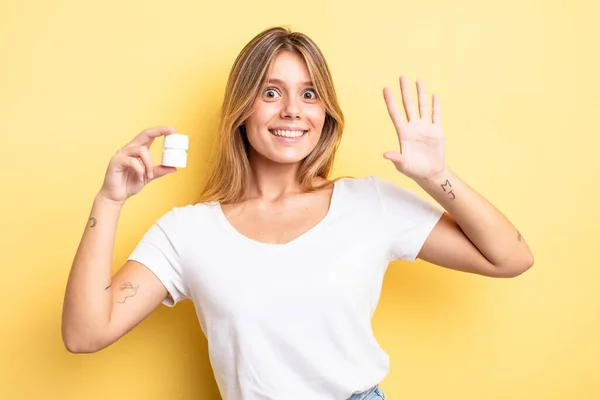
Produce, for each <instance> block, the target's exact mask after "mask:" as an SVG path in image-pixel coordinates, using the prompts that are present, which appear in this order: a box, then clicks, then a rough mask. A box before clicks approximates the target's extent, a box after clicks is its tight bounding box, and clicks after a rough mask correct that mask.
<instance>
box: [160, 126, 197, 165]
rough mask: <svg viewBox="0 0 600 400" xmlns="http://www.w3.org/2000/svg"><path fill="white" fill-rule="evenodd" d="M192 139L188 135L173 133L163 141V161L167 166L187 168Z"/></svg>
mask: <svg viewBox="0 0 600 400" xmlns="http://www.w3.org/2000/svg"><path fill="white" fill-rule="evenodd" d="M189 144H190V141H189V138H188V136H187V135H182V134H180V133H171V134H170V135H166V136H165V137H164V141H163V147H164V150H163V153H162V163H161V165H164V166H165V167H177V168H185V166H186V164H187V149H188V147H189Z"/></svg>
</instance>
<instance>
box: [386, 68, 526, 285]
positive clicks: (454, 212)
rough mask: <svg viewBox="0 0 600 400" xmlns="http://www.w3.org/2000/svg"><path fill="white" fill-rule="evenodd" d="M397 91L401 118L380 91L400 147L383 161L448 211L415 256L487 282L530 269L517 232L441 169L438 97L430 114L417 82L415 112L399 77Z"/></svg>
mask: <svg viewBox="0 0 600 400" xmlns="http://www.w3.org/2000/svg"><path fill="white" fill-rule="evenodd" d="M400 89H401V91H402V103H403V106H404V110H405V113H406V119H405V118H404V117H403V116H402V115H401V114H400V110H399V109H398V107H397V106H396V102H395V100H394V97H393V95H392V94H391V91H390V90H389V89H388V88H385V89H384V92H383V94H384V99H385V102H386V105H387V109H388V112H389V114H390V117H391V119H392V122H393V123H394V126H395V128H396V132H397V133H398V140H399V144H400V151H399V152H396V151H388V152H386V153H385V154H384V158H386V159H388V160H390V161H392V162H393V163H394V165H395V167H396V169H397V170H398V171H399V172H401V173H403V174H404V175H406V176H408V177H409V178H411V179H413V180H414V181H415V182H416V183H417V184H419V186H421V188H423V189H424V190H425V191H426V192H427V193H429V195H430V196H431V197H433V198H434V199H435V200H436V201H437V202H438V203H439V204H440V205H441V206H442V207H443V208H444V209H445V210H446V211H447V212H445V213H444V215H443V216H442V218H441V219H440V221H439V222H438V223H437V225H436V226H435V227H434V228H433V230H432V232H431V233H430V234H429V236H428V238H427V239H426V241H425V243H424V245H423V247H422V249H421V251H420V252H419V254H418V257H419V258H421V259H423V260H425V261H428V262H431V263H433V264H436V265H440V266H443V267H446V268H451V269H455V270H459V271H464V272H471V273H475V274H480V275H484V276H491V277H514V276H517V275H520V274H521V273H523V272H524V271H526V270H527V269H529V268H530V267H531V266H532V265H533V255H532V253H531V251H530V250H529V247H528V246H527V244H526V243H525V240H524V239H523V237H522V236H521V234H520V233H519V231H518V230H517V229H516V228H515V227H514V226H513V225H512V224H511V223H510V222H509V221H508V219H507V218H506V217H504V215H502V213H501V212H500V211H499V210H498V209H496V208H495V207H494V206H493V205H492V204H491V203H490V202H488V201H487V200H486V199H485V198H484V197H483V196H481V195H480V194H478V193H477V192H476V191H475V190H473V189H472V188H471V187H470V186H469V185H467V184H466V183H465V182H463V181H462V180H461V179H460V178H459V177H458V176H457V175H456V174H454V173H453V172H452V170H451V169H450V168H449V167H448V166H447V165H446V162H445V136H444V133H443V130H442V123H441V105H440V100H439V98H438V96H437V95H435V94H434V95H433V108H432V110H431V111H430V108H429V102H428V99H427V96H426V94H425V87H424V85H423V83H422V82H420V81H417V94H418V110H417V109H416V108H415V106H414V103H413V100H412V95H411V90H410V87H409V83H408V80H407V78H406V77H404V76H401V77H400Z"/></svg>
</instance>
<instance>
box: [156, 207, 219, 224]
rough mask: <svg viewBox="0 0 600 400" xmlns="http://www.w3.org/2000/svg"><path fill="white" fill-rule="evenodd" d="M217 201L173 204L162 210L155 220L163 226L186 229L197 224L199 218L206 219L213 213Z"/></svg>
mask: <svg viewBox="0 0 600 400" xmlns="http://www.w3.org/2000/svg"><path fill="white" fill-rule="evenodd" d="M217 206H218V203H197V204H187V205H182V206H174V207H172V208H171V209H169V210H168V211H166V212H164V213H163V214H162V215H161V216H160V217H159V218H158V220H157V221H156V222H157V224H158V225H160V226H163V227H165V228H167V227H168V228H171V227H172V228H177V229H178V230H181V229H186V228H188V229H189V228H190V227H193V226H195V225H197V222H198V221H199V220H206V218H208V217H209V216H210V215H211V214H214V208H215V207H217Z"/></svg>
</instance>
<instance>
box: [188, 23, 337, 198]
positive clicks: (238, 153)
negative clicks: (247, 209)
mask: <svg viewBox="0 0 600 400" xmlns="http://www.w3.org/2000/svg"><path fill="white" fill-rule="evenodd" d="M282 51H291V52H296V53H298V54H300V55H301V56H302V58H303V59H304V62H306V65H307V68H308V72H309V74H310V76H311V79H312V82H313V84H314V85H315V90H316V92H317V97H318V98H320V100H321V102H322V104H323V106H324V107H325V113H326V116H325V123H324V125H323V130H322V133H321V138H320V140H319V143H317V145H316V147H315V148H314V150H313V151H312V152H311V153H310V154H309V155H308V156H307V157H306V158H305V159H304V160H303V161H302V163H301V165H300V168H299V171H298V183H299V186H300V188H301V190H303V191H312V190H315V189H316V187H315V186H313V179H314V178H316V177H321V178H324V179H326V178H327V177H328V176H329V174H330V173H331V169H332V167H333V162H334V157H335V153H336V151H337V148H338V146H339V143H340V140H341V137H342V131H343V129H344V115H343V113H342V110H341V109H340V106H339V104H338V100H337V95H336V92H335V88H334V86H333V80H332V78H331V73H330V71H329V67H328V65H327V62H326V61H325V58H324V56H323V54H322V53H321V50H320V49H319V48H318V47H317V45H316V44H315V43H314V42H313V41H312V40H311V39H310V38H309V37H308V36H306V35H305V34H303V33H300V32H292V31H291V30H290V29H288V28H285V27H274V28H269V29H266V30H264V31H263V32H261V33H259V34H258V35H257V36H256V37H254V38H253V39H252V40H251V41H250V42H249V43H248V44H246V46H245V47H244V48H243V49H242V51H241V52H240V54H239V55H238V57H237V59H236V60H235V62H234V63H233V66H232V68H231V71H230V73H229V79H228V81H227V86H226V89H225V98H224V100H223V105H222V108H221V120H220V124H219V129H218V136H217V142H216V147H215V157H214V161H213V163H212V164H211V165H210V172H209V176H208V181H207V183H206V185H205V187H204V189H203V191H202V192H201V194H200V198H199V200H198V202H210V201H217V202H220V203H222V204H228V203H237V202H239V201H242V200H243V199H244V195H245V194H246V189H247V185H248V183H249V182H250V179H251V176H252V175H251V174H252V170H251V166H250V162H249V159H248V150H249V146H250V144H249V143H248V139H247V136H246V132H245V127H244V126H243V124H244V121H246V119H247V118H248V117H249V116H250V115H251V114H252V112H253V106H254V101H255V99H256V98H257V96H259V94H260V91H261V89H262V88H263V86H264V85H265V84H266V81H267V79H268V76H267V74H268V72H269V70H270V67H271V66H272V64H273V62H274V61H275V58H276V56H277V55H278V54H279V53H280V52H282Z"/></svg>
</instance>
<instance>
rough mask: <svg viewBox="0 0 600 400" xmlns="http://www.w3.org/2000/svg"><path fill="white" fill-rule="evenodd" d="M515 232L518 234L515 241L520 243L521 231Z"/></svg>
mask: <svg viewBox="0 0 600 400" xmlns="http://www.w3.org/2000/svg"><path fill="white" fill-rule="evenodd" d="M517 233H518V234H519V235H518V236H517V241H518V242H519V243H521V232H519V231H517Z"/></svg>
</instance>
